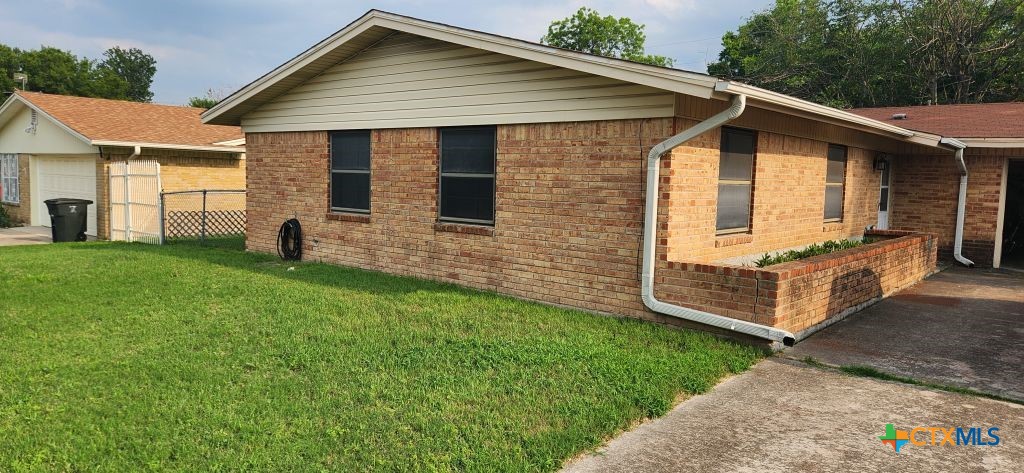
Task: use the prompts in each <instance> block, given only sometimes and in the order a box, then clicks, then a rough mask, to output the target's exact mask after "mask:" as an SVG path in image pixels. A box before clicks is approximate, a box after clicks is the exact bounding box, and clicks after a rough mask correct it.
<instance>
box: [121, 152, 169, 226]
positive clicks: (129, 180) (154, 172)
mask: <svg viewBox="0 0 1024 473" xmlns="http://www.w3.org/2000/svg"><path fill="white" fill-rule="evenodd" d="M161 212H162V209H161V208H160V163H158V162H156V161H152V160H130V161H119V162H115V163H111V165H110V239H111V240H115V241H139V242H144V243H156V244H159V243H162V232H161V230H160V214H161Z"/></svg>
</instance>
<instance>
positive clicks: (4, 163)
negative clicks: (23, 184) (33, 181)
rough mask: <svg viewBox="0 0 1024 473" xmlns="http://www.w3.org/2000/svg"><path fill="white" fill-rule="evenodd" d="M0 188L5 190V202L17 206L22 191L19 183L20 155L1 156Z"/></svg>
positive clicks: (3, 197)
mask: <svg viewBox="0 0 1024 473" xmlns="http://www.w3.org/2000/svg"><path fill="white" fill-rule="evenodd" d="M0 188H3V194H2V196H0V197H2V198H0V200H2V201H3V202H7V203H11V204H17V203H18V202H19V201H20V195H21V189H20V183H19V182H18V155H16V154H0Z"/></svg>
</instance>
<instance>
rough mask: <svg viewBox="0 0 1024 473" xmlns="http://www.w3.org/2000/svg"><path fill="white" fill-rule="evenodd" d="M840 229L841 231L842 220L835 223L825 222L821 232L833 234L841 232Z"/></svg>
mask: <svg viewBox="0 0 1024 473" xmlns="http://www.w3.org/2000/svg"><path fill="white" fill-rule="evenodd" d="M842 229H843V221H842V220H839V221H835V222H825V224H824V225H822V226H821V231H823V232H834V231H837V230H842Z"/></svg>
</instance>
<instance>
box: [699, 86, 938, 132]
mask: <svg viewBox="0 0 1024 473" xmlns="http://www.w3.org/2000/svg"><path fill="white" fill-rule="evenodd" d="M715 90H716V91H719V92H729V93H734V94H743V95H746V96H747V97H749V98H752V99H755V100H759V101H762V102H767V103H770V104H775V105H780V106H782V107H785V108H788V109H792V110H800V111H804V112H809V113H812V114H814V115H818V116H823V117H828V118H832V119H836V120H839V121H841V122H843V123H849V124H855V125H860V126H863V127H867V128H870V129H873V130H877V131H882V132H886V133H889V134H892V135H896V136H899V137H902V138H903V139H910V140H909V141H914V142H916V140H913V139H911V138H914V137H915V136H916V135H921V136H923V137H927V135H928V134H923V135H922V134H919V133H917V132H914V131H911V130H907V129H905V128H900V127H898V126H894V125H890V124H888V123H884V122H880V121H878V120H872V119H870V118H866V117H862V116H860V115H857V114H854V113H850V112H845V111H843V110H839V109H836V108H832V107H828V106H825V105H819V104H816V103H813V102H809V101H807V100H802V99H798V98H796V97H790V96H788V95H785V94H780V93H778V92H772V91H769V90H765V89H762V88H760V87H754V86H750V85H746V84H740V83H737V82H730V81H725V80H723V81H719V82H718V84H717V85H716V86H715ZM926 141H930V140H927V139H926Z"/></svg>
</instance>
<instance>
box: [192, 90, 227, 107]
mask: <svg viewBox="0 0 1024 473" xmlns="http://www.w3.org/2000/svg"><path fill="white" fill-rule="evenodd" d="M221 100H224V93H223V92H222V91H217V90H213V89H206V95H203V96H202V97H189V99H188V106H189V107H196V108H205V109H207V110H209V109H211V108H213V106H214V105H217V104H218V103H220V101H221Z"/></svg>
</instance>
